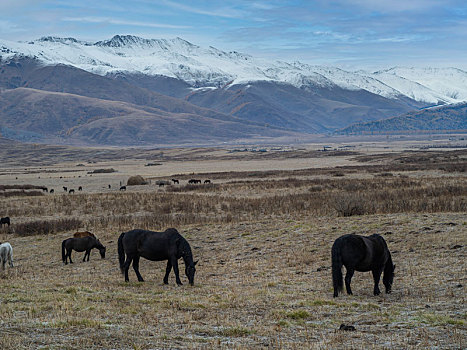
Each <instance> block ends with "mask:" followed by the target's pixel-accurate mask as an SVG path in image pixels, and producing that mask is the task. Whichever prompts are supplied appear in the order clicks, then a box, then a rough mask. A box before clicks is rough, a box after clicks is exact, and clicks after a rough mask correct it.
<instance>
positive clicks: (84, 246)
mask: <svg viewBox="0 0 467 350" xmlns="http://www.w3.org/2000/svg"><path fill="white" fill-rule="evenodd" d="M93 248H96V249H99V253H100V254H101V258H102V259H104V258H105V247H104V246H103V245H102V243H101V242H99V240H98V239H97V238H96V237H92V236H86V237H81V238H68V239H65V240H64V241H63V242H62V261H63V262H64V263H65V265H66V264H68V259H70V264H72V263H73V261H72V260H71V252H72V251H73V250H76V251H77V252H84V251H86V253H84V257H83V262H84V261H86V256H87V257H88V260H87V261H89V255H90V254H91V249H93Z"/></svg>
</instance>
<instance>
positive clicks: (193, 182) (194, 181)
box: [188, 179, 201, 184]
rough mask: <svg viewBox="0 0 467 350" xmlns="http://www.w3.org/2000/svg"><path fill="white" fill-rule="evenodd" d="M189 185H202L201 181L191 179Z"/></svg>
mask: <svg viewBox="0 0 467 350" xmlns="http://www.w3.org/2000/svg"><path fill="white" fill-rule="evenodd" d="M188 183H189V184H200V183H201V180H197V179H190V180H188Z"/></svg>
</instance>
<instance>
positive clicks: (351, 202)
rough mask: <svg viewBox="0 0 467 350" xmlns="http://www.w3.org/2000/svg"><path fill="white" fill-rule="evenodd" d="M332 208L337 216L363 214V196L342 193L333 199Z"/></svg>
mask: <svg viewBox="0 0 467 350" xmlns="http://www.w3.org/2000/svg"><path fill="white" fill-rule="evenodd" d="M334 209H336V211H337V213H338V214H339V216H353V215H363V214H365V213H366V211H365V208H364V205H363V198H362V197H360V196H358V195H356V194H346V195H345V194H342V195H341V196H338V197H337V198H336V199H335V202H334Z"/></svg>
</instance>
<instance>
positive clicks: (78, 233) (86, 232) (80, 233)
mask: <svg viewBox="0 0 467 350" xmlns="http://www.w3.org/2000/svg"><path fill="white" fill-rule="evenodd" d="M86 236H91V237H94V238H95V237H96V236H95V235H94V234H93V233H92V232H89V231H82V232H75V233H73V237H74V238H81V237H86Z"/></svg>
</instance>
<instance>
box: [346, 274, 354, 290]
mask: <svg viewBox="0 0 467 350" xmlns="http://www.w3.org/2000/svg"><path fill="white" fill-rule="evenodd" d="M353 273H354V270H353V269H351V268H348V269H347V273H346V274H345V289H346V291H347V294H348V295H352V289H351V288H350V282H351V281H352V276H353Z"/></svg>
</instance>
